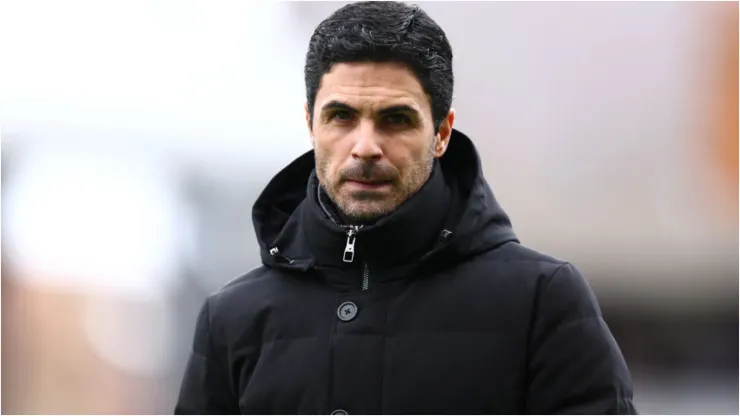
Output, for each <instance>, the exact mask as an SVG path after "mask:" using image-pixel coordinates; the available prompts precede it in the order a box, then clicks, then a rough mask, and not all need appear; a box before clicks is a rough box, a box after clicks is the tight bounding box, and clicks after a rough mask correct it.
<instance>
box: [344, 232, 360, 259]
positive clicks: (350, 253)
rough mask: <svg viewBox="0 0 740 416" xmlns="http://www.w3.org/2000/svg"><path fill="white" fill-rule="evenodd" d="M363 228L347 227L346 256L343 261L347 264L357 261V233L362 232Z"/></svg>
mask: <svg viewBox="0 0 740 416" xmlns="http://www.w3.org/2000/svg"><path fill="white" fill-rule="evenodd" d="M361 227H362V226H361V225H349V226H347V243H346V244H345V245H344V254H343V255H342V260H344V262H345V263H352V262H353V261H355V239H357V232H358V231H360V228H361Z"/></svg>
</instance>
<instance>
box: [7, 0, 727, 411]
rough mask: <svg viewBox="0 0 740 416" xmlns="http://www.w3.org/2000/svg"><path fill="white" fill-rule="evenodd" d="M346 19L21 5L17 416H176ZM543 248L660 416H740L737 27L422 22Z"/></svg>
mask: <svg viewBox="0 0 740 416" xmlns="http://www.w3.org/2000/svg"><path fill="white" fill-rule="evenodd" d="M343 4H344V3H341V2H316V3H313V2H297V3H289V2H280V3H273V2H245V1H226V0H224V1H218V2H209V1H205V0H203V1H195V0H147V1H139V0H126V1H123V0H110V1H105V2H101V1H94V0H90V1H78V0H67V1H64V2H57V1H37V0H15V1H14V0H6V1H3V2H1V3H0V56H2V59H3V65H2V66H0V123H1V129H2V338H3V340H4V342H3V343H2V381H3V383H2V398H3V400H2V412H3V413H44V414H52V413H56V414H59V413H67V414H71V413H77V414H79V413H117V414H121V413H129V414H130V413H171V412H172V409H173V404H174V401H175V398H176V396H177V393H178V389H179V384H180V378H181V376H182V374H183V371H184V366H185V362H186V359H187V355H188V352H189V349H190V343H191V337H192V334H193V329H194V323H195V317H196V314H197V311H198V309H199V307H200V305H201V302H202V301H203V300H204V299H205V297H206V296H207V295H208V294H209V293H212V292H213V291H215V290H217V289H218V288H219V287H220V286H221V285H223V284H224V283H225V282H227V281H228V280H230V279H232V278H234V277H235V276H237V275H239V274H241V273H243V272H245V271H247V270H249V269H250V268H252V267H254V266H256V265H257V264H258V262H259V256H258V251H257V250H258V246H257V244H256V242H255V239H254V235H253V229H252V222H251V205H252V203H253V201H254V200H255V198H256V197H257V195H258V194H259V193H260V191H261V190H262V187H263V186H264V185H265V184H266V183H267V181H268V180H269V179H270V178H271V177H272V175H273V174H275V173H276V172H277V171H278V170H280V169H281V168H282V167H283V166H284V165H285V164H286V163H288V162H290V161H291V160H292V159H294V158H295V157H297V156H298V155H300V154H301V153H302V152H304V151H306V150H308V149H309V147H310V144H309V138H308V133H307V131H306V129H305V122H304V114H303V103H304V100H305V98H304V97H305V93H304V84H303V72H302V71H303V61H304V55H305V52H306V49H307V45H308V39H309V37H310V35H311V33H312V32H313V29H314V28H315V26H316V25H317V24H318V23H319V22H320V21H321V20H322V19H323V18H325V17H327V16H328V15H329V14H330V13H331V12H332V11H333V10H335V9H336V8H338V7H340V6H342V5H343ZM422 7H423V8H424V9H425V10H426V11H427V12H428V13H429V14H430V15H431V16H432V17H433V18H434V19H436V20H437V22H438V23H439V24H440V25H441V26H442V27H443V28H444V29H445V30H446V32H447V34H448V36H449V38H450V41H451V43H452V45H453V49H454V52H455V61H454V70H455V76H456V86H455V98H454V107H455V108H456V109H457V122H456V127H458V128H459V129H460V130H461V131H463V132H465V133H467V134H468V135H470V136H471V137H472V138H473V140H474V141H475V142H476V144H477V146H478V148H479V150H480V152H481V155H482V157H483V163H484V167H485V174H486V176H487V179H488V180H489V181H490V184H491V186H492V187H493V189H494V192H495V194H496V196H497V198H498V199H499V201H500V202H501V203H502V205H503V206H504V208H505V209H506V210H507V212H508V213H509V214H510V216H511V217H512V220H513V223H514V227H515V231H516V232H517V233H518V235H519V236H520V238H521V240H522V241H523V243H525V244H527V245H529V246H531V247H533V248H535V249H537V250H540V251H544V252H547V253H549V254H552V255H554V256H556V257H560V258H565V259H568V260H570V261H572V262H573V263H575V264H576V265H578V266H579V267H580V268H581V270H582V271H583V272H584V274H585V275H586V277H587V278H588V280H589V281H590V283H591V285H592V287H593V289H594V291H595V292H596V294H597V296H598V298H599V300H600V302H601V305H602V309H603V311H604V315H605V318H606V320H607V322H608V324H609V325H610V326H611V328H612V330H613V332H614V335H615V337H616V338H617V340H618V342H619V344H620V345H621V347H622V350H623V353H624V355H625V357H626V359H627V362H628V364H629V366H630V368H631V370H632V372H633V376H634V380H635V395H636V404H637V407H638V410H639V411H640V412H641V413H643V414H649V413H662V414H669V413H672V414H676V413H679V414H680V413H684V414H691V413H693V414H717V413H727V414H738V4H737V2H732V3H722V2H696V3H691V2H652V3H643V2H573V3H556V2H543V3H534V2H521V3H520V2H517V3H503V2H496V3H483V2H476V3H472V2H471V3H458V2H455V3H452V2H432V3H422Z"/></svg>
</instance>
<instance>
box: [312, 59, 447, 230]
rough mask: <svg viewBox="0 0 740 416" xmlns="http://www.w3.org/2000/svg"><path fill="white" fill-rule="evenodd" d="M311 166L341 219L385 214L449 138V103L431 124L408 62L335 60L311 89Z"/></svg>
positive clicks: (415, 185) (425, 174)
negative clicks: (442, 115) (314, 91)
mask: <svg viewBox="0 0 740 416" xmlns="http://www.w3.org/2000/svg"><path fill="white" fill-rule="evenodd" d="M309 116H310V115H309V114H308V113H307V114H306V119H307V121H308V122H309V129H310V130H311V133H312V141H313V146H314V152H315V154H316V173H317V176H318V179H319V182H320V183H321V185H322V187H323V188H324V190H325V191H326V193H327V194H328V195H329V197H331V199H332V200H333V201H334V203H335V204H336V205H337V206H338V208H339V210H340V211H341V214H342V216H343V217H344V220H347V221H349V222H353V223H358V222H366V221H370V220H373V219H375V218H378V217H380V216H383V215H386V214H388V213H390V212H392V211H393V210H395V209H396V207H398V206H399V205H400V204H401V203H403V202H404V201H405V200H406V199H408V198H409V197H410V196H411V195H413V194H414V193H416V192H417V191H418V190H419V188H421V186H422V185H423V184H424V183H425V182H426V180H427V179H428V178H429V174H430V173H431V169H432V166H433V161H434V158H435V157H440V156H442V154H444V152H445V150H446V149H447V144H448V143H449V139H450V134H451V132H452V123H453V121H454V111H450V114H448V116H447V117H446V118H445V120H444V122H443V123H442V126H441V127H440V129H439V132H435V131H434V125H433V121H432V110H431V103H430V101H429V98H428V96H427V95H426V94H425V93H424V90H423V88H422V86H421V84H420V83H419V81H418V80H417V79H416V77H415V76H414V74H413V73H412V72H411V71H410V70H409V69H407V67H405V66H403V65H400V64H396V63H339V64H335V65H333V66H332V69H331V71H329V72H327V73H326V74H325V75H324V76H323V78H322V80H321V86H320V88H319V90H318V92H317V94H316V103H315V106H314V117H313V125H311V124H310V123H311V122H310V117H309Z"/></svg>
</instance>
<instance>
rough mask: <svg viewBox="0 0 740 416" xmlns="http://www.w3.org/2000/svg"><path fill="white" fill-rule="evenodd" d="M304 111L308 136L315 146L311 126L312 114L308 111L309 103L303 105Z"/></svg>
mask: <svg viewBox="0 0 740 416" xmlns="http://www.w3.org/2000/svg"><path fill="white" fill-rule="evenodd" d="M303 110H304V111H305V112H306V126H307V127H308V136H309V137H310V138H311V146H313V127H312V126H311V113H310V112H309V111H308V103H305V104H303Z"/></svg>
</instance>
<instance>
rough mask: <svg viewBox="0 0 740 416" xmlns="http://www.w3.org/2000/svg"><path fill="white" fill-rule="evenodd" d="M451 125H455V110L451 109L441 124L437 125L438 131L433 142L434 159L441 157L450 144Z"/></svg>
mask: <svg viewBox="0 0 740 416" xmlns="http://www.w3.org/2000/svg"><path fill="white" fill-rule="evenodd" d="M453 124H455V109H454V108H451V109H450V112H449V113H447V116H446V117H445V118H444V120H442V124H440V125H439V131H438V132H437V137H435V142H434V157H437V158H439V157H442V155H444V154H445V152H446V151H447V146H448V145H449V144H450V137H452V126H453Z"/></svg>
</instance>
